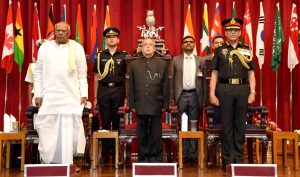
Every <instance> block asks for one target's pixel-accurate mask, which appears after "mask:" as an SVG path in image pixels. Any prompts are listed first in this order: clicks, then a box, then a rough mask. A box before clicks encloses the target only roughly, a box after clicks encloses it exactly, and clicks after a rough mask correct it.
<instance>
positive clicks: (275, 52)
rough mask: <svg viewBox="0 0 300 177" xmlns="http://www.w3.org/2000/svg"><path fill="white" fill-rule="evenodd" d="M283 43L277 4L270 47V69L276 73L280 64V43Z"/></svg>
mask: <svg viewBox="0 0 300 177" xmlns="http://www.w3.org/2000/svg"><path fill="white" fill-rule="evenodd" d="M283 42H284V34H283V29H282V21H281V16H280V7H279V3H277V5H276V17H275V24H274V36H273V47H272V62H271V68H272V70H273V71H276V70H277V69H278V68H279V66H280V64H281V52H282V43H283Z"/></svg>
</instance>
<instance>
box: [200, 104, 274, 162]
mask: <svg viewBox="0 0 300 177" xmlns="http://www.w3.org/2000/svg"><path fill="white" fill-rule="evenodd" d="M206 116H207V118H208V129H207V132H206V133H207V165H208V166H215V165H216V144H217V143H219V142H220V140H221V136H222V124H221V118H220V114H219V108H218V107H213V106H208V107H207V108H206ZM254 116H257V117H259V118H260V125H259V126H257V125H255V124H253V123H252V118H253V117H254ZM267 116H268V110H267V108H266V107H264V106H258V107H249V108H248V113H247V122H245V123H246V131H245V138H246V140H247V150H248V162H249V163H253V162H254V160H253V140H254V139H258V140H260V142H261V145H262V160H261V161H262V163H266V156H267V148H268V138H267V135H266V120H267ZM258 148H259V147H256V153H259V149H258ZM256 156H257V163H259V161H260V157H259V154H256Z"/></svg>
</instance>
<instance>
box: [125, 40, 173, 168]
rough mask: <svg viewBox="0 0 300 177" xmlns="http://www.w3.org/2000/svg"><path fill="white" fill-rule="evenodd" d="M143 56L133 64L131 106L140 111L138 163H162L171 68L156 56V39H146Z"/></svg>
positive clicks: (130, 90)
mask: <svg viewBox="0 0 300 177" xmlns="http://www.w3.org/2000/svg"><path fill="white" fill-rule="evenodd" d="M141 50H142V53H143V56H142V57H140V58H138V59H136V60H134V61H133V62H132V63H131V65H130V70H129V74H130V82H129V107H130V108H131V109H132V111H133V112H135V113H136V114H137V139H138V161H139V162H162V124H161V113H162V112H163V111H164V110H165V109H167V108H168V107H169V92H168V70H167V65H166V63H165V61H163V60H162V59H159V58H157V57H156V56H155V55H154V52H155V42H154V41H153V40H152V39H145V40H144V41H143V43H142V48H141Z"/></svg>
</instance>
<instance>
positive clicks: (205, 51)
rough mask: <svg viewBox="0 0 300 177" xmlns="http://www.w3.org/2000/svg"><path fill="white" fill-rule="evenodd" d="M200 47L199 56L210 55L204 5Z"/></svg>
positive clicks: (206, 13)
mask: <svg viewBox="0 0 300 177" xmlns="http://www.w3.org/2000/svg"><path fill="white" fill-rule="evenodd" d="M200 46H201V47H200V56H206V55H209V54H210V45H209V28H208V12H207V4H206V3H204V10H203V22H202V38H201V39H200Z"/></svg>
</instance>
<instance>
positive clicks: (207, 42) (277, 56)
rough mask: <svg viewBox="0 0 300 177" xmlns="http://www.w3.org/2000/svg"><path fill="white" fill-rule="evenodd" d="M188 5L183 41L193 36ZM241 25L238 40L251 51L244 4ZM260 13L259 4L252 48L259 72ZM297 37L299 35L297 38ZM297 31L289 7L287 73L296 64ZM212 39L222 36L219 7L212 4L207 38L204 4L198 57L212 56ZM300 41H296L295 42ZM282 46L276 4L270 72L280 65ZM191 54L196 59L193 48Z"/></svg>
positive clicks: (261, 60) (261, 57) (294, 14)
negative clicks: (213, 11)
mask: <svg viewBox="0 0 300 177" xmlns="http://www.w3.org/2000/svg"><path fill="white" fill-rule="evenodd" d="M190 8H191V7H190V4H189V6H188V9H187V14H186V18H185V26H184V37H185V36H187V35H190V36H193V37H195V36H194V30H193V25H192V18H191V10H190ZM232 17H236V5H235V1H233V7H232ZM243 21H244V24H243V27H242V36H241V40H242V42H243V43H244V44H246V45H248V46H249V48H250V49H251V50H254V48H253V37H252V25H251V15H250V6H249V3H248V1H247V2H246V4H245V14H244V19H243ZM264 23H265V17H264V10H263V4H262V2H260V13H259V19H258V27H257V33H256V47H255V49H256V50H255V55H256V56H257V58H258V64H259V68H260V69H262V65H263V64H264V56H265V47H264ZM298 33H299V34H298ZM299 35H300V31H299V30H298V16H297V7H296V4H294V3H293V6H292V13H291V21H290V32H289V38H288V40H289V44H288V68H289V69H290V71H292V70H293V68H295V66H296V65H297V64H298V63H299V51H298V50H299V46H298V36H299ZM215 36H222V26H221V20H220V6H219V3H218V2H217V3H216V7H215V13H214V18H213V22H212V29H211V30H210V35H209V26H208V11H207V4H206V3H204V6H203V21H202V31H201V39H200V53H199V55H200V56H206V55H209V54H210V53H211V52H212V49H211V42H212V40H213V38H214V37H215ZM299 41H300V38H299ZM283 42H284V34H283V29H282V22H281V17H280V7H279V3H277V5H276V17H275V22H274V36H273V48H272V62H271V68H272V70H273V71H276V70H277V69H278V68H279V66H280V64H281V52H282V43H283ZM194 54H195V55H197V49H196V47H195V50H194Z"/></svg>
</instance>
